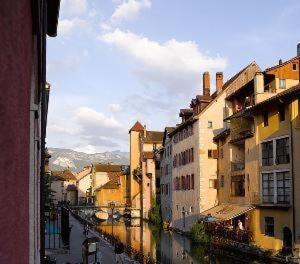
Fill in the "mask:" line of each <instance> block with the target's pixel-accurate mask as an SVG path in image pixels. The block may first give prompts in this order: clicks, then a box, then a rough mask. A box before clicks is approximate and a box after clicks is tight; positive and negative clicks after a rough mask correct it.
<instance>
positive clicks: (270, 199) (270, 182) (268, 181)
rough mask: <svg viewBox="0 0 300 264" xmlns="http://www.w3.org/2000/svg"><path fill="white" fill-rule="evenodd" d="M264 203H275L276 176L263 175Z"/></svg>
mask: <svg viewBox="0 0 300 264" xmlns="http://www.w3.org/2000/svg"><path fill="white" fill-rule="evenodd" d="M262 202H263V203H274V175H273V173H262Z"/></svg>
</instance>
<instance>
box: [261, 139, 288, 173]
mask: <svg viewBox="0 0 300 264" xmlns="http://www.w3.org/2000/svg"><path fill="white" fill-rule="evenodd" d="M284 138H287V139H288V148H289V149H288V150H289V151H288V162H287V163H277V140H280V139H284ZM271 141H272V142H273V147H272V148H273V160H272V164H270V165H264V164H263V157H262V145H263V144H264V143H267V142H271ZM259 145H260V146H259V162H260V166H261V167H267V166H274V165H280V164H289V163H290V157H291V139H290V136H289V135H288V134H286V135H282V136H279V137H275V138H271V139H265V140H262V141H260V143H259Z"/></svg>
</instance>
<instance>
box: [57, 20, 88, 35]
mask: <svg viewBox="0 0 300 264" xmlns="http://www.w3.org/2000/svg"><path fill="white" fill-rule="evenodd" d="M87 28H89V24H88V22H87V21H86V20H84V19H81V18H78V17H75V18H72V19H62V20H59V22H58V36H60V37H69V36H70V35H72V34H73V33H74V32H80V31H83V30H84V29H85V30H86V29H87Z"/></svg>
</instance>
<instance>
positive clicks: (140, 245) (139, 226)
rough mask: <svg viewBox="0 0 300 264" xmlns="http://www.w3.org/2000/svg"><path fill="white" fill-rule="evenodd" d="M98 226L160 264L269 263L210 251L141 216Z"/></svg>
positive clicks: (224, 252) (219, 251) (107, 222)
mask: <svg viewBox="0 0 300 264" xmlns="http://www.w3.org/2000/svg"><path fill="white" fill-rule="evenodd" d="M98 228H99V229H101V230H103V231H105V232H107V233H110V234H112V235H114V236H117V237H118V238H119V239H120V240H121V241H122V242H123V243H124V244H126V245H130V246H131V247H133V248H134V249H136V250H139V251H141V252H142V253H143V254H144V255H150V256H151V257H152V258H153V259H155V260H156V261H157V262H158V263H164V264H177V263H186V264H187V263H188V264H198V263H199V264H200V263H201V264H202V263H205V264H206V263H209V264H245V263H253V264H254V263H256V264H257V263H266V262H258V261H255V260H251V259H249V258H248V257H247V256H246V255H245V254H244V255H243V254H241V255H236V254H233V253H232V252H228V251H221V250H219V249H217V248H215V249H213V248H210V250H207V249H205V248H203V247H202V246H199V245H195V244H193V243H192V242H191V241H190V240H189V239H188V238H187V237H185V236H182V235H179V234H177V233H175V232H168V231H164V230H162V229H159V230H158V229H157V228H154V227H153V226H151V225H150V224H148V223H147V222H144V221H141V220H140V219H131V220H128V221H127V220H124V219H122V218H121V219H120V220H119V221H115V220H114V221H113V222H112V221H111V220H110V221H105V222H102V223H100V224H99V225H98ZM208 252H210V253H208ZM212 252H214V253H212ZM268 263H270V262H268Z"/></svg>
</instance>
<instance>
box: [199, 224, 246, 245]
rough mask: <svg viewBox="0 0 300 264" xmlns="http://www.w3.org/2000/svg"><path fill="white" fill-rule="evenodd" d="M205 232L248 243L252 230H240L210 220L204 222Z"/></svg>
mask: <svg viewBox="0 0 300 264" xmlns="http://www.w3.org/2000/svg"><path fill="white" fill-rule="evenodd" d="M204 227H205V232H206V233H207V234H208V235H211V236H215V237H220V238H224V239H228V240H232V241H236V242H240V243H244V244H249V243H250V242H251V241H252V232H250V231H249V230H240V229H237V228H231V227H228V226H226V225H225V224H222V223H217V222H212V223H205V224H204Z"/></svg>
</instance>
